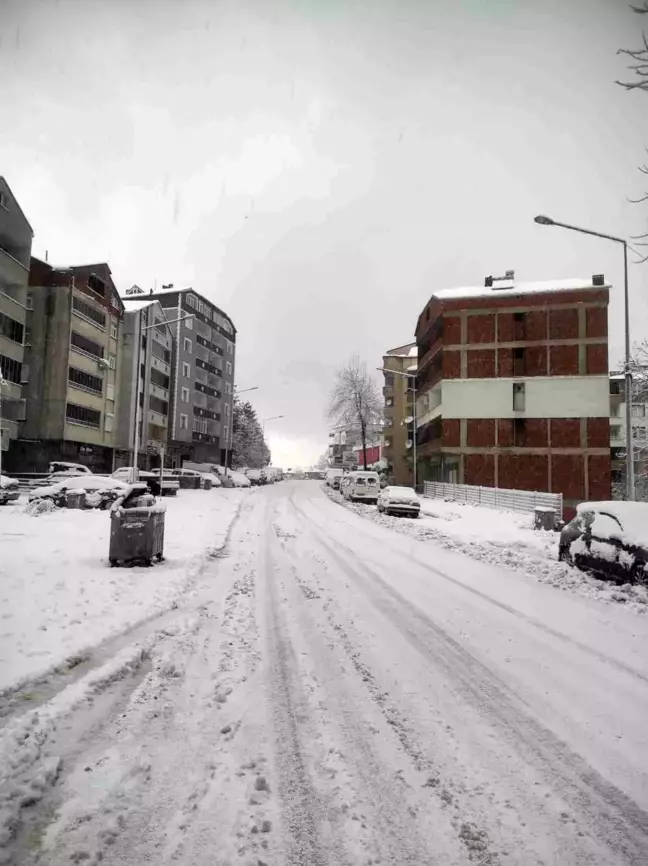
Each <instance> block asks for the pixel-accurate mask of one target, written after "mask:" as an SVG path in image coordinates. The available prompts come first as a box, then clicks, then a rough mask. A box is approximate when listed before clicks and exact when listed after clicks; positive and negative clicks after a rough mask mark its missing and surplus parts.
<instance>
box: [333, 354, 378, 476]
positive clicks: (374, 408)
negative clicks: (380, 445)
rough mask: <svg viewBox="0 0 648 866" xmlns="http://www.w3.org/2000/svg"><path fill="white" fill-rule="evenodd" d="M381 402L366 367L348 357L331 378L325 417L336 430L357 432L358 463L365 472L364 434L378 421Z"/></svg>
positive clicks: (365, 446)
mask: <svg viewBox="0 0 648 866" xmlns="http://www.w3.org/2000/svg"><path fill="white" fill-rule="evenodd" d="M382 411H383V407H382V400H381V399H380V394H379V391H378V386H377V385H376V382H375V380H374V379H372V378H371V376H370V375H369V371H368V370H367V365H366V363H365V362H364V361H361V360H360V358H358V356H357V355H354V356H352V357H351V358H350V359H349V360H348V361H347V362H346V364H344V365H343V366H342V367H340V369H339V370H338V371H337V372H336V374H335V382H334V385H333V390H332V391H331V397H330V400H329V406H328V417H329V420H330V421H332V422H333V423H334V424H335V425H336V426H345V427H350V428H357V429H359V432H360V440H361V442H362V462H363V465H364V468H365V469H366V468H367V432H368V431H371V430H374V429H375V428H376V426H377V425H379V424H380V421H381V418H382Z"/></svg>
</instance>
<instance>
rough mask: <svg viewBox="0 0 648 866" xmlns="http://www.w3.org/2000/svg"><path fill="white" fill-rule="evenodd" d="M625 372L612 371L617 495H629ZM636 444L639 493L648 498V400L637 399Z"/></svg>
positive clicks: (612, 436) (612, 435)
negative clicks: (627, 483)
mask: <svg viewBox="0 0 648 866" xmlns="http://www.w3.org/2000/svg"><path fill="white" fill-rule="evenodd" d="M625 390H626V388H625V374H624V373H620V372H613V373H610V455H611V460H612V485H613V491H614V493H615V495H618V496H622V497H623V498H625V495H626V492H625V484H626V418H625V413H626V399H625ZM632 444H633V458H634V470H635V479H636V495H637V498H638V499H642V500H646V499H648V403H644V402H642V401H641V399H639V400H637V399H636V398H633V401H632Z"/></svg>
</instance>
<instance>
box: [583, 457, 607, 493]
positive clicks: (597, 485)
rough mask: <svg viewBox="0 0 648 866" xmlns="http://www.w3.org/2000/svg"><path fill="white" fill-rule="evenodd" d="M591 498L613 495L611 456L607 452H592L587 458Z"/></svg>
mask: <svg viewBox="0 0 648 866" xmlns="http://www.w3.org/2000/svg"><path fill="white" fill-rule="evenodd" d="M587 475H588V481H589V499H591V500H594V501H596V500H600V499H604V500H606V499H609V498H610V496H611V480H610V458H609V456H608V455H607V454H590V456H589V457H588V458H587Z"/></svg>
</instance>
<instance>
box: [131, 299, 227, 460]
mask: <svg viewBox="0 0 648 866" xmlns="http://www.w3.org/2000/svg"><path fill="white" fill-rule="evenodd" d="M146 297H147V298H149V299H150V300H157V301H159V302H160V305H161V306H162V308H163V309H164V312H165V314H166V318H167V320H169V321H171V320H174V319H175V320H178V321H172V322H171V329H172V332H173V337H174V351H173V359H172V382H171V411H170V415H169V431H170V432H169V463H170V465H172V466H181V465H182V463H183V462H184V461H185V460H191V461H193V462H195V463H218V464H222V463H223V462H224V460H225V449H226V446H227V437H228V432H229V429H230V419H231V417H232V411H233V400H234V396H233V395H234V367H235V356H236V328H235V327H234V323H233V322H232V320H231V319H230V318H229V316H228V315H227V314H226V313H224V312H223V311H222V310H221V309H220V308H219V307H217V306H216V305H215V304H212V303H211V302H210V301H207V300H206V299H205V298H203V297H202V296H201V295H199V294H198V293H197V292H195V291H193V289H178V290H175V289H173V288H169V289H167V290H165V291H162V292H157V293H156V292H151V293H149V294H148V295H146ZM188 315H192V316H193V319H187V318H186V317H187V316H188Z"/></svg>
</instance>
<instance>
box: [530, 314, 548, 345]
mask: <svg viewBox="0 0 648 866" xmlns="http://www.w3.org/2000/svg"><path fill="white" fill-rule="evenodd" d="M524 335H525V336H524V339H525V340H528V341H529V342H533V341H534V340H546V339H547V312H546V310H529V312H528V313H526V314H525V316H524Z"/></svg>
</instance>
